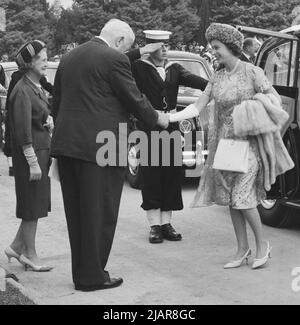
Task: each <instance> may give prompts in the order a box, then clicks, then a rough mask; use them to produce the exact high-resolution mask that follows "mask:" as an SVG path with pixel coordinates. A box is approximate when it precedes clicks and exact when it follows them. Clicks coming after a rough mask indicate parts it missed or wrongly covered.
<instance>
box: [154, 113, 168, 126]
mask: <svg viewBox="0 0 300 325" xmlns="http://www.w3.org/2000/svg"><path fill="white" fill-rule="evenodd" d="M156 112H157V113H158V120H157V125H159V126H160V127H162V128H163V129H167V128H168V126H169V124H170V114H168V113H164V112H162V111H156Z"/></svg>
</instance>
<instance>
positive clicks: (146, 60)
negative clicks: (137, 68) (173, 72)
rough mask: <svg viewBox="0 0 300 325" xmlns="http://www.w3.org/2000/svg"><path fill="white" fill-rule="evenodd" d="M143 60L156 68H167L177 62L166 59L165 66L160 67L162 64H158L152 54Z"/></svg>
mask: <svg viewBox="0 0 300 325" xmlns="http://www.w3.org/2000/svg"><path fill="white" fill-rule="evenodd" d="M142 61H143V62H145V63H147V64H149V65H151V66H152V67H153V68H154V69H157V68H164V69H165V70H167V69H168V68H169V67H170V66H171V65H173V64H174V63H175V62H169V61H168V60H166V62H165V65H164V67H160V66H156V65H155V64H154V63H153V61H152V60H151V58H150V56H148V57H147V58H144V59H142Z"/></svg>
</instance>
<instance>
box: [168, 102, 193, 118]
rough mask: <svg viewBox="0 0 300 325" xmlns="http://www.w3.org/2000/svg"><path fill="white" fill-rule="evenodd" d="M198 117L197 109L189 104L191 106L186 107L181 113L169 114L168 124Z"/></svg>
mask: <svg viewBox="0 0 300 325" xmlns="http://www.w3.org/2000/svg"><path fill="white" fill-rule="evenodd" d="M198 115H199V110H198V108H197V107H196V106H195V104H191V105H189V106H187V107H186V108H185V109H184V110H182V111H181V112H177V113H174V114H170V123H173V122H179V121H182V120H187V119H189V118H193V117H196V116H198Z"/></svg>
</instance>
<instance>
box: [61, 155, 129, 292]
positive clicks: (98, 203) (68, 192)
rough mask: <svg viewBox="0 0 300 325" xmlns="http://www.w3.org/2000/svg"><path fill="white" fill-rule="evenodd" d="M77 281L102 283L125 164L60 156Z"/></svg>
mask: <svg viewBox="0 0 300 325" xmlns="http://www.w3.org/2000/svg"><path fill="white" fill-rule="evenodd" d="M58 169H59V174H60V182H61V188H62V194H63V200H64V207H65V214H66V219H67V226H68V232H69V240H70V246H71V255H72V275H73V282H74V284H76V285H86V286H89V285H99V284H103V283H104V282H105V281H106V280H107V272H105V271H104V269H105V266H106V264H107V260H108V257H109V254H110V251H111V247H112V243H113V238H114V234H115V229H116V225H117V219H118V213H119V207H120V200H121V195H122V189H123V184H124V178H125V168H121V167H99V166H98V165H97V164H95V163H92V162H86V161H83V160H79V159H74V158H69V157H58Z"/></svg>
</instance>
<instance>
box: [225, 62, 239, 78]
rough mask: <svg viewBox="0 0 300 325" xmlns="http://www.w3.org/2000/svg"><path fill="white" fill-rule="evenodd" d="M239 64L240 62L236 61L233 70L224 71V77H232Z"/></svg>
mask: <svg viewBox="0 0 300 325" xmlns="http://www.w3.org/2000/svg"><path fill="white" fill-rule="evenodd" d="M240 62H241V60H240V59H238V60H237V61H236V64H235V66H234V68H233V69H232V70H231V71H226V69H225V75H226V76H232V75H233V74H234V73H235V72H236V70H237V68H238V66H239V64H240Z"/></svg>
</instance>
